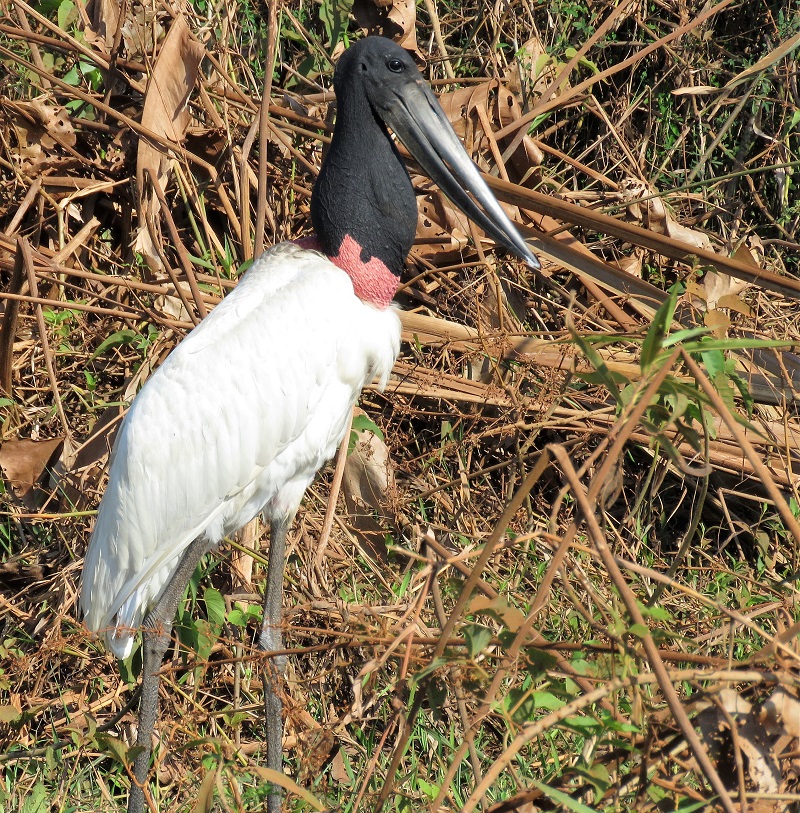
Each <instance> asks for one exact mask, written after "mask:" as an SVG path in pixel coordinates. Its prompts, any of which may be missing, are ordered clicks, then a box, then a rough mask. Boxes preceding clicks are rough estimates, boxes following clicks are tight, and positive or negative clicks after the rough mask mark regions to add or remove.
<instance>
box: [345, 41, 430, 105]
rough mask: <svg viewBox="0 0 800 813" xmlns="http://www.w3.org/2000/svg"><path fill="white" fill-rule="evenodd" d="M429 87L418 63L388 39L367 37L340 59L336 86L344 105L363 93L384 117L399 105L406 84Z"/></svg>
mask: <svg viewBox="0 0 800 813" xmlns="http://www.w3.org/2000/svg"><path fill="white" fill-rule="evenodd" d="M414 83H416V84H421V85H424V84H425V79H424V78H423V76H422V74H421V73H420V72H419V70H417V66H416V65H415V64H414V60H413V59H412V58H411V55H410V54H409V53H408V51H406V50H405V49H404V48H401V47H400V46H399V45H397V43H394V42H392V41H391V40H388V39H386V38H385V37H366V38H365V39H363V40H359V42H357V43H355V44H354V45H352V46H351V47H350V48H348V49H347V50H346V51H345V52H344V53H343V54H342V56H341V57H340V59H339V62H338V63H337V64H336V70H335V72H334V75H333V87H334V90H335V91H336V98H337V100H338V101H339V103H340V104H342V103H345V104H346V102H347V100H348V99H349V97H350V96H351V95H352V94H354V93H357V92H358V93H362V94H363V95H364V96H366V98H367V99H368V100H369V104H370V107H371V108H372V110H373V111H374V112H375V113H376V114H377V115H378V116H379V117H381V118H383V116H382V112H383V111H384V110H385V109H386V105H387V104H392V103H393V101H394V103H395V104H396V97H397V95H398V94H401V93H402V88H403V86H404V85H408V84H414Z"/></svg>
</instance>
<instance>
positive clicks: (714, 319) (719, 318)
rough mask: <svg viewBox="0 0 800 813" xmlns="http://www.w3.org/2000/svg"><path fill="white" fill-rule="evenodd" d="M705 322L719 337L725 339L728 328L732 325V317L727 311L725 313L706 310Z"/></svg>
mask: <svg viewBox="0 0 800 813" xmlns="http://www.w3.org/2000/svg"><path fill="white" fill-rule="evenodd" d="M703 324H704V325H705V326H706V327H707V328H709V329H710V330H711V332H712V333H713V334H714V335H715V336H716V337H717V338H718V339H724V338H725V336H726V334H727V332H728V328H729V327H730V326H731V319H730V317H729V316H728V314H727V313H723V312H722V311H718V310H713V311H706V312H705V314H703Z"/></svg>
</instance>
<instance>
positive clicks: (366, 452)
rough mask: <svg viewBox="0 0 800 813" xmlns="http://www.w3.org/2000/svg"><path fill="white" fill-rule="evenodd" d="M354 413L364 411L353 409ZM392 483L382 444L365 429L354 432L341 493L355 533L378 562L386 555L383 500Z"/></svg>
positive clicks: (392, 473)
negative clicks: (355, 433) (355, 436)
mask: <svg viewBox="0 0 800 813" xmlns="http://www.w3.org/2000/svg"><path fill="white" fill-rule="evenodd" d="M355 414H356V415H358V414H361V415H363V414H364V413H363V412H362V411H361V410H356V412H355ZM393 486H394V466H393V464H392V460H391V458H390V456H389V449H388V448H387V446H386V444H385V443H384V442H383V441H382V440H381V439H380V438H379V437H378V436H377V435H375V434H374V433H373V432H370V431H369V430H368V429H365V430H363V431H361V432H358V433H357V440H356V443H355V446H354V448H353V451H352V452H350V454H349V455H348V456H347V462H346V463H345V464H344V476H343V478H342V493H343V494H344V499H345V502H346V504H347V512H348V514H349V515H350V521H351V522H352V525H353V528H354V529H355V532H356V534H357V535H358V537H359V539H361V541H362V542H363V543H364V544H365V545H366V547H367V550H368V552H370V553H372V554H373V555H374V557H375V558H376V559H378V560H380V561H386V558H387V551H386V542H385V541H384V534H385V527H386V525H387V524H388V523H390V522H391V518H390V517H389V515H388V514H387V513H386V502H387V497H388V494H389V490H390V489H391V488H392V487H393ZM376 515H377V517H376Z"/></svg>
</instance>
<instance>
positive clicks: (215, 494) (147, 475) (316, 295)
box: [81, 243, 400, 657]
mask: <svg viewBox="0 0 800 813" xmlns="http://www.w3.org/2000/svg"><path fill="white" fill-rule="evenodd" d="M399 344H400V324H399V320H398V318H397V314H396V313H395V312H394V311H393V310H391V309H389V310H385V311H380V310H377V309H376V308H373V307H372V306H369V305H365V304H364V303H363V302H361V301H360V300H359V299H358V298H357V297H356V296H355V294H354V293H353V287H352V283H351V282H350V279H349V277H348V276H347V275H346V274H345V273H344V272H343V271H341V270H339V269H338V268H336V267H335V266H334V265H333V264H332V263H330V262H329V261H328V260H327V259H325V258H324V257H322V255H320V254H317V253H316V252H311V251H307V250H304V249H300V248H299V247H297V246H295V245H294V244H292V243H283V244H281V245H279V246H275V247H274V248H273V249H270V250H269V251H268V252H266V253H265V254H264V255H262V256H261V257H260V258H259V259H258V260H257V261H256V263H255V264H254V265H253V267H252V268H251V269H250V270H249V271H248V272H247V274H246V275H245V276H244V278H243V279H242V281H241V282H240V283H239V285H238V286H237V287H236V289H235V290H234V291H233V292H232V293H231V294H230V295H228V296H227V297H226V298H225V300H223V302H222V303H221V304H220V305H218V306H217V308H216V309H215V310H214V311H213V312H212V313H211V314H210V315H209V316H208V317H207V318H206V319H205V320H204V321H203V322H201V323H200V325H198V326H197V327H196V328H195V329H194V330H193V331H192V332H191V333H190V334H189V335H188V336H187V337H186V338H185V339H184V340H183V341H182V342H181V343H180V344H179V345H178V346H177V347H176V349H175V350H174V351H173V352H172V353H171V354H170V356H169V358H168V359H167V360H166V361H165V362H164V364H163V365H162V366H161V367H160V368H159V369H158V370H157V371H156V373H155V374H154V375H153V376H152V377H151V378H150V380H149V381H148V382H147V383H146V384H145V386H144V387H143V388H142V391H141V392H140V393H139V395H138V396H137V397H136V399H135V400H134V403H133V406H132V407H131V409H130V411H129V412H128V414H127V416H126V417H125V420H124V422H123V425H122V427H121V429H120V433H119V436H118V438H117V442H116V444H115V448H114V452H113V454H112V458H111V469H110V473H109V483H108V488H107V489H106V493H105V496H104V497H103V500H102V503H101V505H100V510H99V513H98V517H97V523H96V525H95V529H94V532H93V534H92V538H91V541H90V543H89V549H88V551H87V554H86V561H85V565H84V570H83V585H82V590H81V605H82V608H83V611H84V614H85V616H86V623H87V625H88V627H89V628H90V629H92V630H95V631H100V630H102V631H104V632H105V633H106V639H107V641H108V644H109V646H110V647H111V648H112V649H113V650H114V652H115V654H117V655H118V656H119V657H125V656H126V655H127V654H129V652H130V650H131V647H132V644H133V633H134V632H135V630H136V628H138V626H139V625H140V624H141V622H142V619H143V618H144V616H145V614H146V613H147V611H148V609H149V608H150V607H151V606H152V604H153V603H154V601H155V599H156V598H157V597H158V595H159V593H160V592H161V590H162V588H163V587H164V585H165V584H166V583H167V581H168V580H169V577H170V576H171V574H172V572H174V570H175V568H176V567H177V564H178V561H179V559H180V556H181V554H182V553H183V551H184V550H185V549H186V547H187V546H188V545H189V544H190V542H191V541H192V540H193V539H195V538H196V537H197V536H198V535H200V534H205V536H206V537H207V538H208V540H209V541H210V542H212V543H216V542H219V541H220V540H221V539H222V538H223V537H224V536H225V535H226V534H229V533H232V532H233V531H235V530H236V529H238V528H240V527H241V526H242V525H244V524H245V523H247V522H249V521H250V520H251V519H252V518H253V517H254V516H256V514H258V513H259V512H260V511H262V510H263V511H264V512H265V513H266V514H267V516H268V517H270V518H272V517H277V516H279V515H283V516H291V515H292V514H293V513H294V512H295V511H296V510H297V507H298V505H299V504H300V500H301V499H302V496H303V493H304V492H305V489H306V487H307V486H308V484H309V483H310V482H311V480H312V479H313V477H314V474H315V473H316V471H317V470H318V469H319V467H320V466H321V465H322V464H323V463H324V462H325V461H326V460H327V459H329V458H330V457H331V456H332V455H333V453H334V452H335V450H336V447H337V446H338V444H339V443H340V441H341V439H342V436H343V435H344V431H345V427H346V425H347V419H348V417H349V415H350V410H351V408H352V406H353V404H354V403H355V400H356V399H357V397H358V395H359V393H360V392H361V389H362V387H363V386H364V385H365V384H366V383H368V382H369V381H370V380H372V378H374V377H375V376H378V377H379V378H381V379H382V380H383V382H384V383H385V380H386V378H387V377H388V375H389V372H390V370H391V367H392V365H393V363H394V359H395V358H396V356H397V352H398V350H399Z"/></svg>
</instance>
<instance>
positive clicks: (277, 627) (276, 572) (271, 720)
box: [258, 517, 292, 813]
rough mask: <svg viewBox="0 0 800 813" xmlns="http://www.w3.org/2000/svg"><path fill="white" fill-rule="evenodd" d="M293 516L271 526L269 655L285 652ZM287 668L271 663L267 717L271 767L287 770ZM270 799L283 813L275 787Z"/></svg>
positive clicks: (265, 628) (265, 624)
mask: <svg viewBox="0 0 800 813" xmlns="http://www.w3.org/2000/svg"><path fill="white" fill-rule="evenodd" d="M291 521H292V520H291V517H285V518H284V519H281V520H276V521H274V522H273V523H272V525H271V526H270V532H269V560H268V566H267V588H266V590H265V591H264V618H263V621H262V623H261V634H260V635H259V637H258V645H259V647H260V648H261V649H263V650H265V651H267V652H274V651H276V650H281V649H283V636H282V635H281V604H282V602H281V599H282V598H283V568H284V556H285V553H286V534H287V532H288V530H289V524H290V523H291ZM285 669H286V656H285V655H278V656H276V657H275V658H272V659H271V660H270V662H269V663H268V664H267V668H266V671H265V673H264V716H265V718H266V723H267V767H268V768H271V769H272V770H274V771H278V773H280V772H281V771H282V770H283V719H282V717H281V711H282V709H281V697H280V693H279V691H280V680H281V678H282V677H283V673H284V671H285ZM273 791H274V792H273V793H270V795H269V798H268V799H267V810H268V813H280V810H281V792H280V789H279V788H274V789H273Z"/></svg>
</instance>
